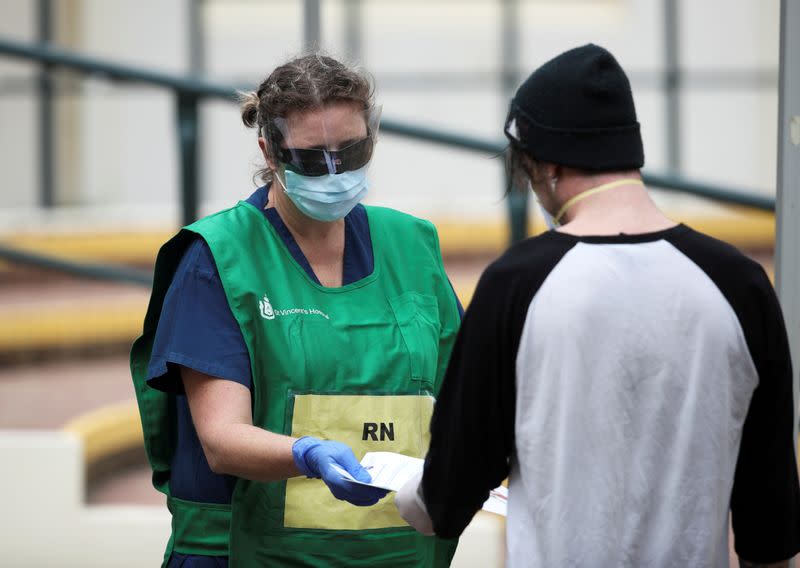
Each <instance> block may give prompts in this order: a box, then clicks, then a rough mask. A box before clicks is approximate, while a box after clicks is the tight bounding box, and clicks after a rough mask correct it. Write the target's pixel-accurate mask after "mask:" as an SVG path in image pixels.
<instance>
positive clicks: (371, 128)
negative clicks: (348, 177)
mask: <svg viewBox="0 0 800 568" xmlns="http://www.w3.org/2000/svg"><path fill="white" fill-rule="evenodd" d="M380 115H381V107H373V108H371V109H369V110H367V111H364V114H363V116H364V121H365V124H366V127H367V129H366V135H365V136H364V137H363V138H360V139H358V140H354V141H347V142H346V144H345V145H344V146H343V147H341V148H339V147H337V146H338V142H336V141H335V135H334V133H333V132H331V130H332V129H330V128H325V125H322V130H323V132H325V133H326V136H325V138H326V139H327V138H330V140H325V142H324V146H325V147H323V148H296V147H293V146H292V140H293V139H294V138H295V137H294V136H292V131H291V128H290V127H289V124H288V121H287V120H286V119H285V118H276V119H275V120H274V121H273V124H272V129H270V132H271V133H273V134H275V135H276V136H275V138H273V140H274V142H275V144H274V146H273V150H274V152H275V155H276V156H277V158H278V161H279V162H280V163H282V164H283V166H284V167H285V168H286V170H288V171H291V172H294V173H296V174H298V175H302V176H308V177H319V176H324V175H330V174H341V173H344V172H351V171H355V170H359V169H361V168H363V167H364V166H366V165H367V164H368V163H369V161H370V160H371V159H372V152H373V149H374V147H375V142H376V139H377V134H378V127H379V125H380ZM276 138H277V139H276ZM283 144H286V145H287V146H288V147H284V146H283Z"/></svg>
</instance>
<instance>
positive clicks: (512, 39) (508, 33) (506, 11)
mask: <svg viewBox="0 0 800 568" xmlns="http://www.w3.org/2000/svg"><path fill="white" fill-rule="evenodd" d="M500 9H501V12H502V15H501V18H500V20H501V25H502V29H501V30H500V38H501V41H502V42H503V44H502V49H501V50H500V53H501V57H502V60H501V61H500V69H501V82H502V90H503V94H504V95H505V97H506V104H508V101H509V100H510V99H511V97H512V96H513V94H514V90H515V89H516V88H517V82H518V81H519V0H500ZM503 172H504V176H505V177H504V183H505V185H504V187H505V188H506V190H507V201H508V222H509V239H510V244H514V243H516V242H519V241H521V240H523V239H524V238H526V237H527V236H528V192H527V191H521V192H520V191H516V190H515V188H514V187H513V183H514V180H513V177H512V176H511V172H509V171H508V167H507V166H506V167H504V168H503Z"/></svg>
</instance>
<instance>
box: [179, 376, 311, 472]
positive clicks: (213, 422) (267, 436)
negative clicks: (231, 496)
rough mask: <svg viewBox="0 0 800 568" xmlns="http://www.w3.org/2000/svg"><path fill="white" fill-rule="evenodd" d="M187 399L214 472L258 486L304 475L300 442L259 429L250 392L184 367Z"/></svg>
mask: <svg viewBox="0 0 800 568" xmlns="http://www.w3.org/2000/svg"><path fill="white" fill-rule="evenodd" d="M181 377H182V378H183V385H184V389H185V390H186V397H187V399H188V401H189V409H190V410H191V413H192V421H193V422H194V426H195V429H196V430H197V435H198V437H199V439H200V443H201V445H202V446H203V451H204V453H205V455H206V459H207V460H208V465H209V466H210V467H211V470H212V471H213V472H215V473H219V474H227V475H235V476H236V477H243V478H245V479H253V480H256V481H276V480H280V479H286V478H289V477H294V476H297V475H300V472H299V471H298V470H297V467H296V466H295V464H294V459H293V458H292V444H293V443H294V440H295V439H294V438H291V437H289V436H283V435H281V434H275V433H273V432H268V431H267V430H264V429H262V428H258V427H256V426H253V417H252V412H251V410H250V405H251V396H250V389H248V388H247V387H245V386H244V385H241V384H239V383H236V382H233V381H227V380H224V379H219V378H216V377H212V376H209V375H206V374H204V373H200V372H198V371H195V370H193V369H189V368H188V367H181Z"/></svg>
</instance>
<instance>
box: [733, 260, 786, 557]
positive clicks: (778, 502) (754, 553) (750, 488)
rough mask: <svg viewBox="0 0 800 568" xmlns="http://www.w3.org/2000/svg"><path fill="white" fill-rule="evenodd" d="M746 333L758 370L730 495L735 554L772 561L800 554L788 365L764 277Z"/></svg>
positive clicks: (758, 285) (781, 325)
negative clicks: (757, 380) (756, 385)
mask: <svg viewBox="0 0 800 568" xmlns="http://www.w3.org/2000/svg"><path fill="white" fill-rule="evenodd" d="M752 304H753V308H752V312H753V313H752V315H753V317H754V319H753V320H752V321H750V322H748V326H750V327H751V329H750V330H748V332H747V333H746V335H747V336H748V345H749V347H750V353H751V356H752V357H753V361H754V363H755V365H756V369H757V370H758V378H759V382H758V387H756V389H755V391H754V392H753V398H752V401H751V402H750V408H749V409H748V412H747V419H746V420H745V423H744V428H743V430H742V442H741V447H740V450H739V460H738V462H737V464H736V474H735V476H734V482H733V492H732V494H731V514H732V519H733V532H734V536H735V548H736V553H737V554H738V555H739V556H741V557H742V558H744V559H745V560H749V561H751V562H764V563H768V562H778V561H780V560H786V559H787V558H791V557H793V556H794V555H795V554H796V553H797V552H798V551H800V489H798V478H797V462H796V460H795V452H794V442H793V437H794V424H793V417H794V408H793V407H794V401H793V394H792V363H791V359H790V355H789V342H788V339H787V336H786V328H785V326H784V321H783V316H782V314H781V308H780V305H779V304H778V299H777V297H776V296H775V292H774V291H773V289H772V285H771V284H770V282H769V280H768V279H767V276H766V274H764V272H763V271H760V278H758V279H757V280H756V281H755V282H754V283H753V287H752Z"/></svg>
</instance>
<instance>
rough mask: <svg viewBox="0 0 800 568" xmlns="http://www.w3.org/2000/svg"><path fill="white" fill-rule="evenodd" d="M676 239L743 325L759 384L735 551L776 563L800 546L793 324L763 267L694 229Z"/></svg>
mask: <svg viewBox="0 0 800 568" xmlns="http://www.w3.org/2000/svg"><path fill="white" fill-rule="evenodd" d="M673 244H674V245H675V246H676V247H677V248H678V249H680V250H681V251H682V252H683V253H684V254H685V255H686V256H688V257H689V258H690V259H691V260H692V261H693V262H695V264H697V265H698V266H699V267H700V268H701V269H702V270H703V271H704V272H705V273H706V274H707V275H708V276H709V278H711V280H712V281H713V282H714V284H716V286H717V287H718V288H719V290H720V291H721V292H722V294H723V295H724V296H725V298H726V299H727V300H728V303H729V304H730V305H731V307H732V308H733V310H734V312H735V313H736V316H737V318H738V320H739V323H740V324H741V326H742V330H743V331H744V335H745V339H746V341H747V346H748V349H749V351H750V357H751V358H752V360H753V363H754V365H755V367H756V371H757V372H758V386H757V387H756V389H755V391H754V392H753V398H752V400H751V402H750V407H749V409H748V412H747V417H746V419H745V422H744V426H743V430H742V441H741V445H740V448H739V457H738V461H737V464H736V472H735V475H734V481H733V491H732V493H731V515H732V521H733V533H734V536H735V548H736V553H737V554H738V555H739V556H741V557H742V558H744V559H745V560H748V561H750V562H760V563H772V562H778V561H781V560H786V559H787V558H791V557H792V556H794V555H795V554H796V553H797V552H798V551H800V486H798V475H797V461H796V459H795V449H794V443H795V442H794V440H793V438H794V423H793V422H794V400H793V393H792V363H791V356H790V352H789V341H788V339H787V336H786V327H785V324H784V320H783V315H782V313H781V308H780V305H779V303H778V298H777V296H776V295H775V291H774V290H773V288H772V284H771V283H770V281H769V278H768V277H767V275H766V274H765V273H764V269H763V268H761V266H760V265H758V264H757V263H755V262H754V261H752V260H750V259H748V258H746V257H744V256H743V255H742V254H741V253H739V252H738V251H737V250H736V249H734V248H733V247H731V246H730V245H727V244H725V243H722V242H720V241H716V240H714V239H712V238H710V237H707V236H705V235H702V234H700V233H695V232H687V233H685V234H683V235H682V236H681V238H680V239H679V240H676V241H674V242H673Z"/></svg>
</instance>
